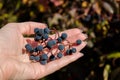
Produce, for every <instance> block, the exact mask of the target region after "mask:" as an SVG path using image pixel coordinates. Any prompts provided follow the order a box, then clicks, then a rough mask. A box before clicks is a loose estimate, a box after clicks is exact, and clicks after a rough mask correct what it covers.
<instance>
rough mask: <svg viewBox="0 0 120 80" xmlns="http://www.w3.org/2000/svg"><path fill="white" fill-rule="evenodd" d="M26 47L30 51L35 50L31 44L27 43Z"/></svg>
mask: <svg viewBox="0 0 120 80" xmlns="http://www.w3.org/2000/svg"><path fill="white" fill-rule="evenodd" d="M25 48H26V50H27V51H28V52H33V48H32V46H31V45H30V44H26V45H25Z"/></svg>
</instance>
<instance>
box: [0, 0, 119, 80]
mask: <svg viewBox="0 0 120 80" xmlns="http://www.w3.org/2000/svg"><path fill="white" fill-rule="evenodd" d="M24 21H36V22H42V23H46V24H47V25H48V27H49V28H53V27H55V28H56V29H57V30H59V31H62V30H66V29H71V28H75V27H77V28H79V29H82V30H83V33H86V34H87V35H88V39H87V41H88V45H87V46H86V47H85V48H84V49H83V50H82V52H83V53H84V57H82V58H80V59H79V60H77V61H75V62H74V63H71V64H69V65H68V66H66V67H64V68H62V69H61V70H59V71H56V72H55V73H53V74H50V75H48V76H46V77H44V78H42V79H40V80H120V76H119V74H120V0H0V25H1V26H0V27H2V26H4V25H5V24H7V23H9V22H24Z"/></svg>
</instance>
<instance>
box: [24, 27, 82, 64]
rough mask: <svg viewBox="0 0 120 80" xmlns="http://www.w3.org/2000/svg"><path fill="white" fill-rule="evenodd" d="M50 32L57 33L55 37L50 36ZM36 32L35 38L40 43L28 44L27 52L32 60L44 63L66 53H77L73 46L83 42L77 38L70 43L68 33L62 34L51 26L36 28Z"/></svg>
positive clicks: (26, 46)
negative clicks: (51, 28) (50, 27)
mask: <svg viewBox="0 0 120 80" xmlns="http://www.w3.org/2000/svg"><path fill="white" fill-rule="evenodd" d="M50 32H54V33H55V38H52V37H50V36H49V33H50ZM34 33H35V35H34V40H35V42H37V43H38V44H37V45H36V46H32V44H30V43H28V44H26V45H25V48H26V52H27V53H29V55H30V57H29V58H30V60H32V61H35V62H40V63H41V64H43V65H45V64H46V63H47V62H49V61H53V60H55V59H59V58H62V57H63V56H65V55H71V54H73V53H76V51H77V50H76V48H74V47H73V46H77V45H80V44H81V42H82V41H81V40H76V42H75V43H70V42H69V41H68V40H67V34H66V33H62V34H61V35H60V34H59V33H58V32H57V31H56V30H50V29H49V28H44V29H39V28H35V29H34ZM57 36H58V37H57ZM65 42H66V43H65ZM53 51H54V52H53Z"/></svg>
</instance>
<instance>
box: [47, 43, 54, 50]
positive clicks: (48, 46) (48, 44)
mask: <svg viewBox="0 0 120 80" xmlns="http://www.w3.org/2000/svg"><path fill="white" fill-rule="evenodd" d="M46 46H47V48H49V49H51V48H52V46H53V42H52V41H48V42H47V45H46Z"/></svg>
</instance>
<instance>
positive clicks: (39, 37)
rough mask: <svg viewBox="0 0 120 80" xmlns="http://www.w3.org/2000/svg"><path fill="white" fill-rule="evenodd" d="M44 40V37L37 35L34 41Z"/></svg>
mask: <svg viewBox="0 0 120 80" xmlns="http://www.w3.org/2000/svg"><path fill="white" fill-rule="evenodd" d="M41 39H42V37H41V36H38V35H36V36H35V37H34V40H35V41H39V40H41Z"/></svg>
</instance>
